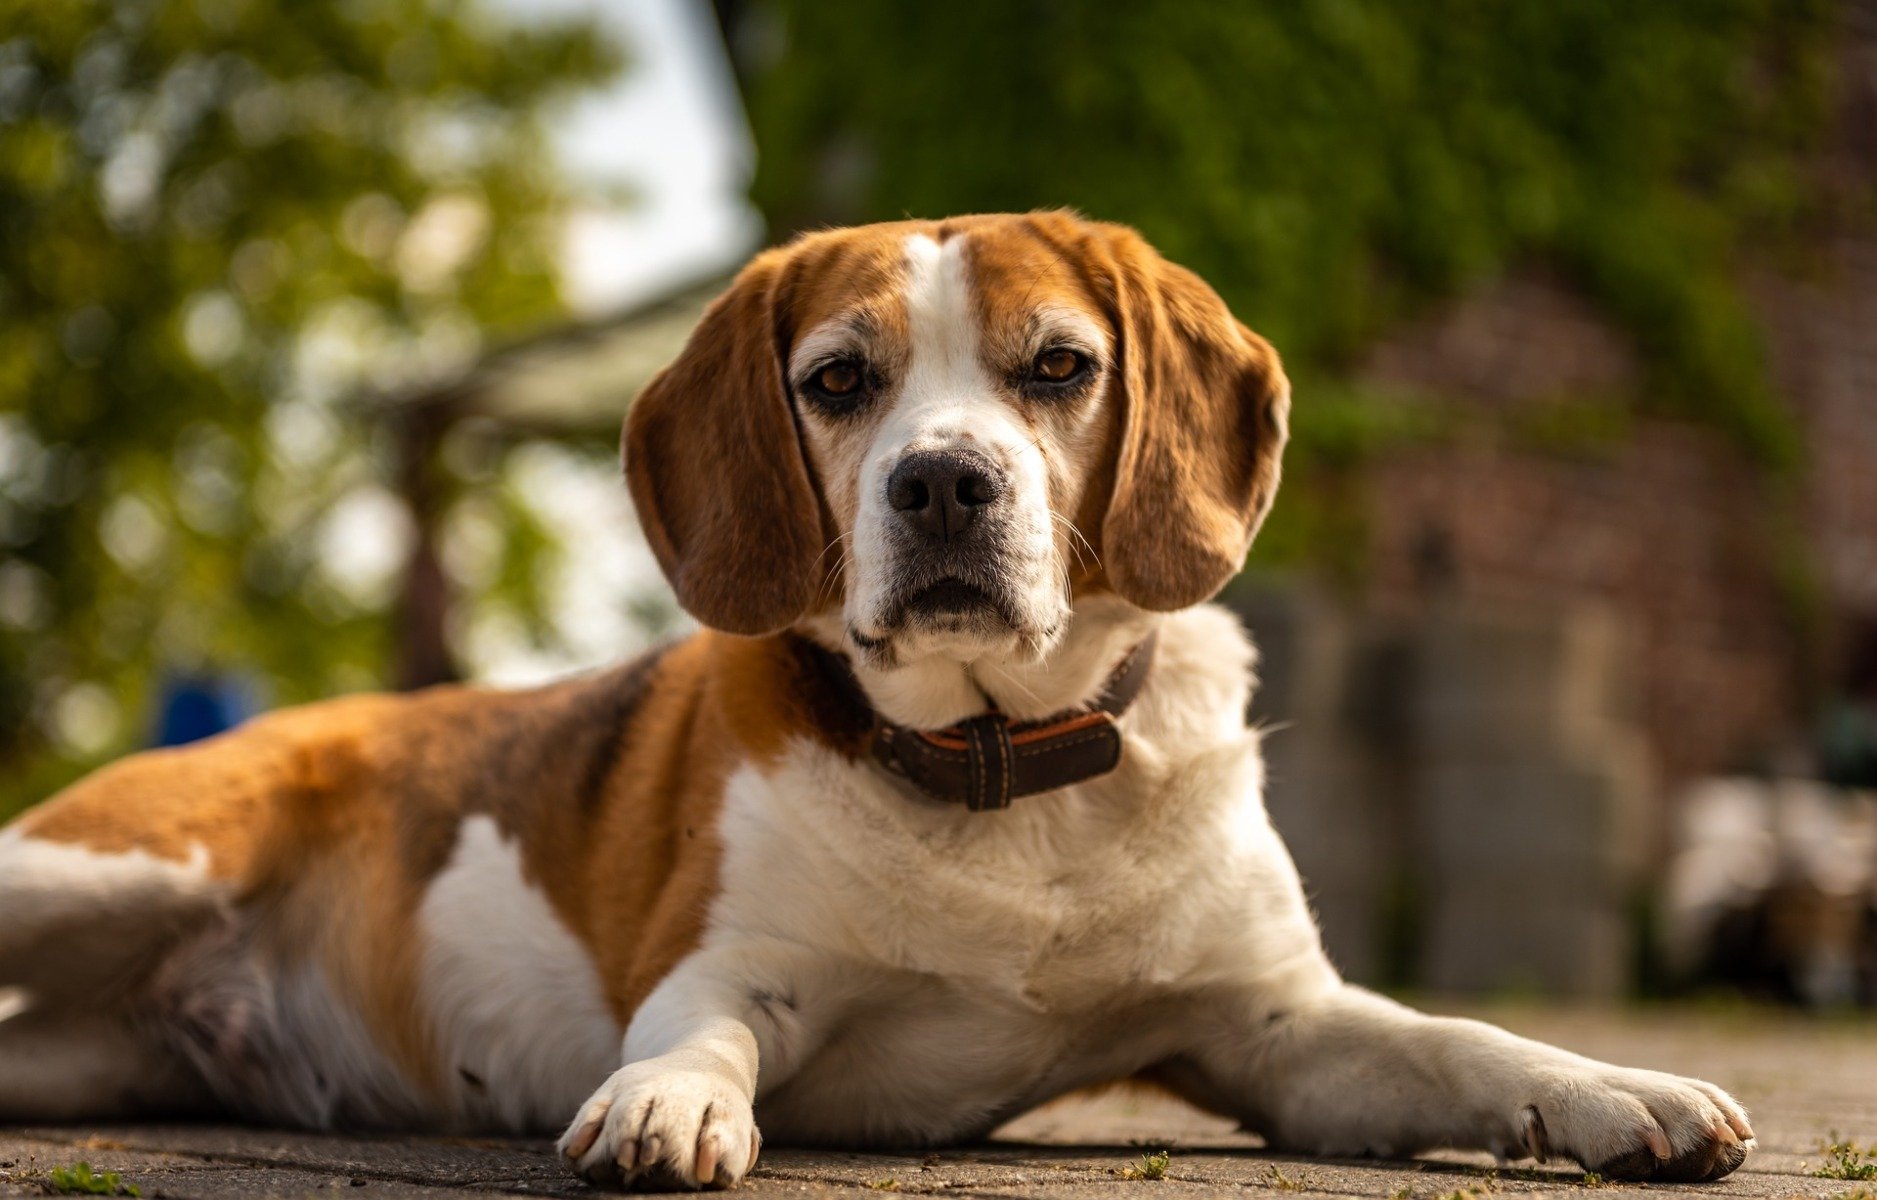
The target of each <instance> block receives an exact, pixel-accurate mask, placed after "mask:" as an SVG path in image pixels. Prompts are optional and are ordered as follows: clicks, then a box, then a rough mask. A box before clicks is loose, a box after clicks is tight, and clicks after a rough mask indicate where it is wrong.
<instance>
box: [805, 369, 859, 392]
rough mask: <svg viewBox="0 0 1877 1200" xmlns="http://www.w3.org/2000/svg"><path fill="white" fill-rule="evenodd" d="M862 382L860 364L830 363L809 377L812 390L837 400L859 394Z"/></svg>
mask: <svg viewBox="0 0 1877 1200" xmlns="http://www.w3.org/2000/svg"><path fill="white" fill-rule="evenodd" d="M862 382H863V380H862V377H861V373H860V366H859V364H857V363H851V362H836V363H829V364H828V365H827V366H825V367H823V368H821V369H820V370H819V371H816V372H815V373H814V374H813V375H810V376H809V377H808V386H809V388H810V389H811V390H813V391H815V392H818V393H820V394H821V395H823V396H830V397H833V398H834V399H837V400H838V399H841V398H842V397H845V396H851V395H853V394H854V393H855V392H858V391H859V390H860V385H861V383H862Z"/></svg>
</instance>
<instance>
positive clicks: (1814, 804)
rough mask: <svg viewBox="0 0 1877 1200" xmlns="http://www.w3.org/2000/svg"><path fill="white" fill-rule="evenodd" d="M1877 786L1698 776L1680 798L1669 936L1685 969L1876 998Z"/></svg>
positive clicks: (1779, 987) (1826, 996) (1679, 968)
mask: <svg viewBox="0 0 1877 1200" xmlns="http://www.w3.org/2000/svg"><path fill="white" fill-rule="evenodd" d="M1873 916H1877V796H1874V795H1872V794H1871V793H1867V792H1853V791H1847V790H1843V789H1839V788H1833V787H1830V786H1828V785H1825V784H1821V783H1816V782H1812V781H1809V780H1791V779H1787V780H1776V781H1763V780H1756V779H1746V778H1724V779H1709V780H1703V781H1701V782H1700V783H1698V784H1696V785H1695V786H1694V787H1693V788H1691V789H1690V791H1689V792H1688V794H1687V795H1685V796H1684V797H1683V799H1682V801H1681V803H1680V804H1679V805H1678V806H1677V822H1676V831H1675V845H1674V854H1673V858H1672V860H1671V862H1670V865H1669V875H1668V881H1667V887H1666V889H1665V892H1664V911H1663V943H1664V948H1665V950H1666V952H1667V956H1668V962H1669V966H1670V968H1671V970H1672V971H1673V972H1674V973H1675V974H1676V975H1678V976H1679V977H1681V978H1683V979H1686V980H1694V979H1696V978H1697V977H1706V978H1707V979H1708V980H1710V981H1717V982H1730V983H1736V984H1741V985H1744V986H1747V987H1748V988H1750V989H1753V990H1759V991H1771V992H1774V993H1777V994H1782V995H1785V996H1787V997H1789V998H1791V999H1795V1000H1798V1001H1800V1002H1802V1003H1805V1004H1809V1005H1813V1006H1818V1007H1829V1006H1835V1005H1843V1004H1848V1003H1854V1002H1859V1001H1862V1002H1865V1003H1870V1002H1872V1001H1873V1000H1877V995H1873V990H1874V989H1877V979H1874V978H1872V974H1873V966H1874V965H1877V963H1874V961H1873V960H1874V959H1877V946H1873V937H1874V936H1877V921H1873Z"/></svg>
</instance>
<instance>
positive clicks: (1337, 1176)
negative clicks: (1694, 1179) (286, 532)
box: [0, 1007, 1877, 1200]
mask: <svg viewBox="0 0 1877 1200" xmlns="http://www.w3.org/2000/svg"><path fill="white" fill-rule="evenodd" d="M1476 1015H1480V1016H1485V1017H1488V1018H1489V1019H1493V1020H1497V1021H1499V1022H1500V1023H1502V1024H1504V1025H1507V1026H1508V1027H1510V1028H1512V1029H1514V1030H1515V1031H1517V1032H1520V1033H1524V1034H1527V1035H1529V1036H1533V1037H1540V1038H1544V1039H1547V1040H1550V1041H1554V1042H1557V1043H1559V1044H1561V1045H1564V1046H1566V1047H1568V1048H1570V1049H1573V1050H1578V1051H1581V1052H1583V1053H1586V1054H1591V1055H1595V1056H1597V1057H1601V1058H1608V1059H1612V1060H1615V1061H1618V1062H1623V1063H1626V1064H1631V1065H1637V1066H1649V1067H1655V1068H1658V1069H1661V1070H1668V1071H1675V1072H1679V1073H1683V1074H1698V1075H1703V1076H1705V1077H1707V1078H1709V1079H1712V1080H1714V1081H1715V1082H1717V1083H1719V1084H1721V1085H1722V1086H1724V1087H1727V1088H1729V1089H1730V1090H1732V1091H1733V1093H1734V1094H1735V1095H1736V1096H1739V1097H1740V1098H1741V1099H1742V1100H1743V1101H1745V1102H1746V1104H1747V1105H1748V1106H1749V1108H1750V1109H1751V1110H1752V1112H1753V1123H1754V1126H1755V1130H1756V1132H1757V1133H1758V1134H1759V1136H1760V1144H1759V1148H1758V1150H1757V1151H1756V1152H1755V1153H1754V1154H1753V1155H1752V1156H1751V1157H1749V1158H1748V1160H1747V1164H1746V1166H1745V1167H1744V1168H1742V1169H1741V1170H1740V1171H1739V1172H1737V1173H1736V1174H1735V1175H1733V1176H1732V1177H1730V1178H1729V1179H1727V1180H1724V1181H1722V1182H1720V1183H1717V1184H1709V1185H1705V1186H1695V1187H1689V1186H1686V1185H1682V1186H1678V1187H1667V1186H1663V1187H1646V1188H1638V1187H1623V1186H1614V1185H1610V1186H1604V1187H1602V1188H1599V1189H1598V1191H1599V1192H1600V1193H1601V1194H1603V1195H1610V1194H1615V1193H1619V1192H1638V1191H1646V1192H1648V1193H1650V1194H1651V1195H1652V1196H1670V1195H1678V1194H1694V1193H1699V1194H1701V1195H1704V1196H1709V1197H1715V1198H1719V1197H1753V1198H1765V1200H1773V1198H1783V1197H1808V1198H1814V1200H1853V1198H1856V1200H1877V1179H1872V1180H1869V1181H1867V1182H1862V1183H1860V1182H1856V1181H1845V1180H1840V1179H1832V1178H1820V1177H1817V1176H1814V1175H1813V1174H1811V1172H1812V1171H1813V1170H1815V1169H1817V1168H1818V1167H1819V1166H1820V1165H1821V1162H1822V1161H1823V1160H1822V1156H1821V1154H1820V1153H1819V1148H1820V1144H1821V1142H1823V1141H1824V1140H1825V1139H1826V1137H1827V1135H1829V1134H1830V1133H1832V1132H1833V1131H1838V1132H1839V1133H1841V1134H1842V1135H1844V1136H1846V1137H1849V1138H1853V1139H1855V1140H1856V1141H1858V1142H1860V1143H1864V1144H1873V1143H1877V1019H1871V1018H1858V1019H1852V1018H1844V1019H1831V1020H1819V1021H1806V1020H1802V1019H1799V1018H1796V1017H1790V1016H1784V1015H1779V1014H1767V1013H1764V1012H1749V1011H1734V1010H1727V1011H1695V1010H1682V1009H1649V1010H1642V1011H1638V1012H1630V1013H1624V1014H1621V1015H1616V1014H1610V1013H1592V1012H1576V1011H1569V1010H1559V1009H1545V1008H1525V1007H1518V1008H1508V1007H1498V1008H1494V1009H1490V1010H1483V1011H1478V1012H1476ZM1157 1146H1169V1147H1170V1148H1171V1158H1170V1160H1169V1162H1168V1165H1167V1168H1166V1171H1165V1175H1164V1178H1161V1179H1158V1180H1145V1179H1139V1178H1133V1177H1130V1175H1129V1169H1130V1168H1137V1167H1138V1164H1139V1163H1140V1161H1141V1155H1142V1151H1143V1148H1144V1147H1157ZM1257 1146H1258V1143H1257V1140H1256V1139H1255V1138H1252V1137H1249V1136H1246V1135H1244V1134H1239V1133H1235V1132H1233V1131H1232V1129H1231V1128H1230V1126H1229V1125H1228V1124H1226V1123H1224V1122H1221V1121H1218V1120H1215V1119H1213V1118H1210V1117H1206V1116H1203V1115H1201V1114H1198V1113H1195V1112H1193V1111H1191V1110H1189V1109H1185V1108H1183V1107H1182V1106H1180V1105H1178V1104H1177V1103H1175V1102H1173V1101H1171V1100H1165V1099H1161V1098H1157V1097H1153V1096H1148V1095H1144V1094H1139V1093H1134V1092H1124V1091H1113V1092H1109V1093H1106V1094H1104V1095H1101V1096H1097V1097H1094V1098H1090V1099H1081V1098H1077V1099H1074V1100H1069V1101H1063V1102H1060V1103H1058V1104H1055V1105H1052V1106H1050V1107H1048V1108H1045V1109H1042V1110H1039V1111H1038V1112H1035V1113H1031V1114H1029V1115H1028V1116H1026V1117H1024V1118H1023V1119H1021V1120H1019V1121H1016V1122H1014V1123H1013V1124H1011V1125H1009V1126H1007V1127H1006V1128H1005V1129H1004V1130H1002V1131H1000V1134H999V1136H998V1137H997V1138H996V1139H995V1140H993V1141H991V1142H989V1143H986V1144H984V1145H981V1146H972V1147H965V1148H961V1149H949V1150H945V1151H941V1152H939V1153H934V1154H924V1155H921V1154H902V1155H891V1154H843V1153H828V1152H810V1151H799V1150H787V1149H783V1148H780V1147H772V1148H768V1149H765V1151H764V1152H763V1157H762V1162H761V1163H760V1164H759V1165H758V1167H757V1169H756V1171H755V1172H754V1173H753V1174H752V1175H751V1177H750V1178H749V1179H748V1180H746V1181H745V1182H744V1184H743V1187H742V1189H741V1194H743V1195H747V1196H750V1197H752V1198H753V1197H771V1196H788V1197H808V1196H868V1195H874V1194H877V1193H879V1192H891V1191H897V1192H912V1193H926V1194H943V1195H947V1196H958V1197H1037V1198H1061V1200H1070V1198H1074V1197H1101V1198H1103V1200H1130V1197H1136V1196H1143V1197H1163V1198H1164V1200H1173V1198H1174V1197H1177V1196H1216V1195H1231V1196H1235V1197H1245V1198H1247V1200H1250V1198H1254V1197H1265V1196H1272V1197H1275V1196H1280V1195H1284V1194H1304V1195H1324V1196H1334V1195H1346V1196H1374V1197H1389V1198H1395V1200H1488V1197H1492V1198H1493V1200H1497V1198H1498V1197H1512V1196H1518V1195H1532V1194H1538V1193H1554V1194H1555V1193H1563V1192H1575V1193H1583V1192H1586V1191H1588V1190H1590V1189H1589V1187H1588V1186H1587V1184H1586V1180H1585V1178H1584V1176H1583V1175H1582V1173H1581V1172H1578V1171H1575V1170H1570V1169H1566V1168H1565V1167H1562V1166H1556V1165H1554V1166H1553V1167H1550V1168H1539V1169H1536V1170H1525V1169H1512V1168H1508V1169H1504V1170H1499V1171H1496V1172H1495V1171H1493V1170H1492V1168H1491V1162H1490V1160H1488V1159H1486V1158H1485V1157H1483V1156H1479V1157H1472V1156H1465V1155H1445V1156H1440V1157H1439V1158H1438V1159H1435V1160H1424V1161H1416V1162H1373V1161H1360V1160H1355V1161H1352V1160H1338V1161H1324V1160H1316V1159H1304V1158H1296V1157H1292V1156H1289V1155H1274V1154H1267V1153H1265V1152H1263V1151H1262V1150H1259V1149H1258V1148H1257ZM79 1161H84V1162H88V1163H90V1164H91V1165H92V1166H93V1167H94V1168H97V1169H99V1170H111V1171H117V1172H120V1173H121V1174H122V1177H123V1181H124V1183H126V1184H134V1185H136V1186H137V1187H138V1188H139V1189H140V1190H141V1191H142V1194H143V1195H144V1196H147V1197H170V1196H174V1197H197V1196H199V1197H205V1198H220V1197H249V1196H282V1197H286V1196H295V1197H297V1196H319V1197H337V1196H344V1197H348V1198H351V1197H356V1198H358V1200H371V1198H374V1197H376V1198H378V1200H419V1198H423V1197H451V1196H453V1197H457V1198H458V1200H462V1198H464V1197H470V1196H476V1197H492V1196H522V1195H526V1196H544V1195H545V1196H582V1195H593V1193H592V1192H590V1191H589V1190H588V1189H587V1188H586V1187H585V1186H583V1185H582V1184H580V1183H579V1182H578V1181H576V1180H574V1179H573V1178H572V1177H571V1176H570V1175H568V1174H567V1173H566V1172H565V1171H564V1170H563V1169H562V1168H561V1166H560V1163H559V1162H558V1161H557V1159H556V1158H555V1156H554V1154H553V1151H552V1148H551V1147H550V1146H549V1145H548V1144H547V1143H546V1142H540V1141H509V1140H500V1139H464V1138H419V1137H358V1136H325V1135H312V1134H302V1133H282V1132H274V1131H268V1130H254V1129H242V1128H232V1127H227V1126H183V1125H127V1126H108V1127H96V1128H17V1129H0V1196H37V1195H47V1194H53V1189H52V1188H51V1187H50V1186H49V1185H48V1184H47V1183H46V1182H45V1181H46V1179H47V1172H48V1171H49V1170H50V1169H51V1168H53V1167H57V1166H65V1165H69V1164H72V1163H76V1162H79Z"/></svg>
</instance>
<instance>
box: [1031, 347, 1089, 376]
mask: <svg viewBox="0 0 1877 1200" xmlns="http://www.w3.org/2000/svg"><path fill="white" fill-rule="evenodd" d="M1087 367H1088V360H1087V359H1086V358H1083V357H1082V356H1081V355H1080V354H1077V353H1076V352H1075V351H1073V350H1063V349H1056V350H1045V351H1043V352H1042V353H1041V354H1039V355H1037V356H1036V364H1035V366H1033V367H1032V368H1031V373H1032V374H1033V375H1035V376H1036V378H1037V379H1038V380H1040V381H1041V382H1043V383H1068V382H1069V381H1070V380H1072V379H1074V378H1076V377H1077V376H1078V375H1080V374H1081V373H1082V372H1083V371H1084V370H1086V369H1087Z"/></svg>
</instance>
